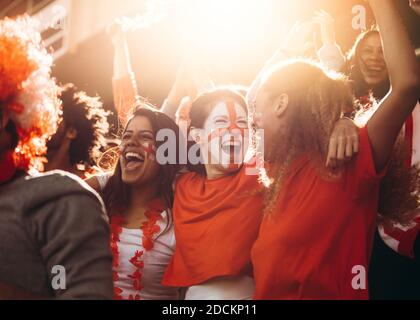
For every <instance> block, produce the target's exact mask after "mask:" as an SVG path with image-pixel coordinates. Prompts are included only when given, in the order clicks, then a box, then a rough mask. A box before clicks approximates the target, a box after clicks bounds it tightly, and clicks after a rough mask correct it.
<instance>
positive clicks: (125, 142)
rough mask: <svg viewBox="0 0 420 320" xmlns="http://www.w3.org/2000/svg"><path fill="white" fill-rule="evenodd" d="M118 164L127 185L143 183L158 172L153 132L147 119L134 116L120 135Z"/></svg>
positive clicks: (151, 178) (154, 176)
mask: <svg viewBox="0 0 420 320" xmlns="http://www.w3.org/2000/svg"><path fill="white" fill-rule="evenodd" d="M120 149H121V156H120V164H121V171H122V180H123V182H124V183H126V184H129V185H136V186H139V185H144V184H145V183H148V182H150V181H152V180H153V179H154V178H156V176H157V175H158V173H159V164H158V163H157V162H156V142H155V133H154V130H153V128H152V124H151V123H150V121H149V119H148V118H147V117H144V116H136V117H134V118H133V119H132V120H131V121H130V122H129V123H128V125H127V128H126V130H125V132H124V134H123V137H122V143H121V147H120Z"/></svg>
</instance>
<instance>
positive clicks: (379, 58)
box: [358, 33, 388, 86]
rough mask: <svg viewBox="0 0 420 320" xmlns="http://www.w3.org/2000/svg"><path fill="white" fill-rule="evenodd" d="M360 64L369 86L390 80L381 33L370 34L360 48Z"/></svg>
mask: <svg viewBox="0 0 420 320" xmlns="http://www.w3.org/2000/svg"><path fill="white" fill-rule="evenodd" d="M358 64H359V66H360V71H361V73H362V75H363V78H364V79H365V81H366V83H367V84H368V85H369V86H377V85H379V84H381V83H383V82H384V81H387V80H388V70H387V67H386V63H385V58H384V54H383V51H382V42H381V37H380V36H379V34H376V33H374V34H371V35H369V36H368V37H367V38H366V39H365V40H364V42H363V43H362V44H361V47H360V49H359V57H358Z"/></svg>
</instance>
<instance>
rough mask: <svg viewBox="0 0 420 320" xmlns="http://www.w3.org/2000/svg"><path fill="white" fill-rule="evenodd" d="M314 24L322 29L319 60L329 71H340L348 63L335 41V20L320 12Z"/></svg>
mask: <svg viewBox="0 0 420 320" xmlns="http://www.w3.org/2000/svg"><path fill="white" fill-rule="evenodd" d="M314 22H316V23H318V24H319V25H320V27H321V39H322V47H321V49H319V50H318V59H319V60H320V62H321V63H322V65H323V66H325V67H326V68H328V69H331V70H334V71H340V70H342V68H343V67H344V65H345V63H346V58H345V57H344V55H343V52H342V51H341V48H340V46H339V45H338V44H337V42H336V40H335V29H334V24H335V21H334V18H333V17H332V16H331V15H330V14H329V13H328V12H326V11H323V10H321V11H319V12H317V14H316V15H315V18H314Z"/></svg>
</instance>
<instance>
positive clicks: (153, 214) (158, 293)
mask: <svg viewBox="0 0 420 320" xmlns="http://www.w3.org/2000/svg"><path fill="white" fill-rule="evenodd" d="M162 129H166V130H168V129H169V130H171V131H172V132H174V133H175V136H176V141H173V142H171V145H173V146H178V145H179V143H178V139H179V136H178V134H179V131H178V127H177V125H176V124H175V123H174V122H173V121H172V120H171V119H170V118H169V117H168V116H166V115H165V114H164V113H162V112H160V111H157V110H155V109H153V108H152V107H148V106H145V105H142V106H141V107H138V108H137V109H136V110H135V111H134V114H133V116H132V117H131V118H129V119H128V122H127V125H126V127H125V129H124V132H123V135H122V142H121V146H120V157H119V159H118V163H117V164H116V167H115V170H114V173H113V175H111V176H110V177H108V176H102V177H97V178H96V179H99V182H100V184H101V185H102V188H101V193H102V196H103V198H104V201H105V205H106V207H107V210H108V214H109V215H110V218H111V249H112V253H113V273H114V286H115V299H129V300H140V299H141V300H175V299H178V298H179V292H178V289H177V288H169V287H164V286H163V285H162V284H161V281H162V277H163V273H164V271H165V268H166V267H167V265H168V263H169V261H170V259H171V257H172V255H173V252H174V249H175V238H174V232H173V223H172V216H171V208H172V202H173V198H174V195H173V190H172V184H173V181H174V178H175V176H176V174H177V172H178V169H179V166H178V165H176V164H164V165H160V164H159V163H158V160H157V155H156V150H157V149H159V147H160V146H162V145H163V143H165V142H163V141H157V139H156V135H157V133H158V132H159V130H162ZM104 178H105V179H104ZM103 180H105V181H103Z"/></svg>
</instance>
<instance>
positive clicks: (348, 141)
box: [345, 137, 354, 161]
mask: <svg viewBox="0 0 420 320" xmlns="http://www.w3.org/2000/svg"><path fill="white" fill-rule="evenodd" d="M353 151H354V150H353V139H352V137H347V139H346V154H345V157H346V161H348V160H350V159H351V158H353Z"/></svg>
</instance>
